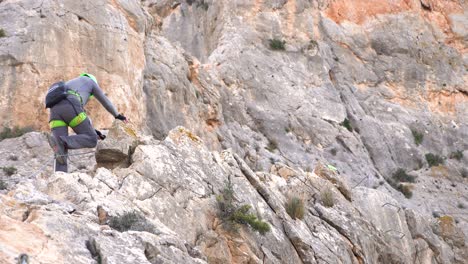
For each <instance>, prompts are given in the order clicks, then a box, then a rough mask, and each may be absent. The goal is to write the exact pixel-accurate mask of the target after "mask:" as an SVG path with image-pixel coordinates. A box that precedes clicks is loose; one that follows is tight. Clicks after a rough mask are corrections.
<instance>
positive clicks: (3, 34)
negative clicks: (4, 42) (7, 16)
mask: <svg viewBox="0 0 468 264" xmlns="http://www.w3.org/2000/svg"><path fill="white" fill-rule="evenodd" d="M4 37H6V33H5V30H4V29H3V28H0V38H4Z"/></svg>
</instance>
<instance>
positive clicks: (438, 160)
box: [426, 153, 444, 167]
mask: <svg viewBox="0 0 468 264" xmlns="http://www.w3.org/2000/svg"><path fill="white" fill-rule="evenodd" d="M426 161H427V164H429V167H432V166H439V165H440V164H444V159H443V158H442V157H441V156H439V155H437V154H432V153H427V154H426Z"/></svg>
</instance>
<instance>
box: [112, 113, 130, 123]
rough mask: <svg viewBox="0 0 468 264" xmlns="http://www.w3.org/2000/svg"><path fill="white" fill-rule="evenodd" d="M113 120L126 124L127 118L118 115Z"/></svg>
mask: <svg viewBox="0 0 468 264" xmlns="http://www.w3.org/2000/svg"><path fill="white" fill-rule="evenodd" d="M115 119H118V120H121V121H124V122H125V123H127V122H128V120H127V118H126V117H125V116H123V115H122V114H119V115H118V116H116V117H115Z"/></svg>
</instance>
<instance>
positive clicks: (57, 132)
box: [52, 126, 68, 172]
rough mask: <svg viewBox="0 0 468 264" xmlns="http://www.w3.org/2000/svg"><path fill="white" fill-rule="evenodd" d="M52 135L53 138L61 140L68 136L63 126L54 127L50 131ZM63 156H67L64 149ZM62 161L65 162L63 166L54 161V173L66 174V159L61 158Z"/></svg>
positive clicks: (66, 151) (66, 129) (66, 128)
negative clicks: (61, 172)
mask: <svg viewBox="0 0 468 264" xmlns="http://www.w3.org/2000/svg"><path fill="white" fill-rule="evenodd" d="M52 134H53V135H54V137H55V138H61V137H66V136H68V127H67V126H63V127H56V128H54V129H52ZM64 154H65V155H67V154H68V150H67V148H66V147H65V153H64ZM63 160H64V161H65V163H64V164H60V162H58V161H57V160H56V161H55V171H63V172H68V165H67V163H68V161H67V160H68V157H67V156H65V157H63Z"/></svg>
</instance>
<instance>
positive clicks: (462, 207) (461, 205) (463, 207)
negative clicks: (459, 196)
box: [457, 202, 466, 209]
mask: <svg viewBox="0 0 468 264" xmlns="http://www.w3.org/2000/svg"><path fill="white" fill-rule="evenodd" d="M457 207H458V208H459V209H465V208H466V206H465V205H464V204H463V203H462V202H459V203H458V205H457Z"/></svg>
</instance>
